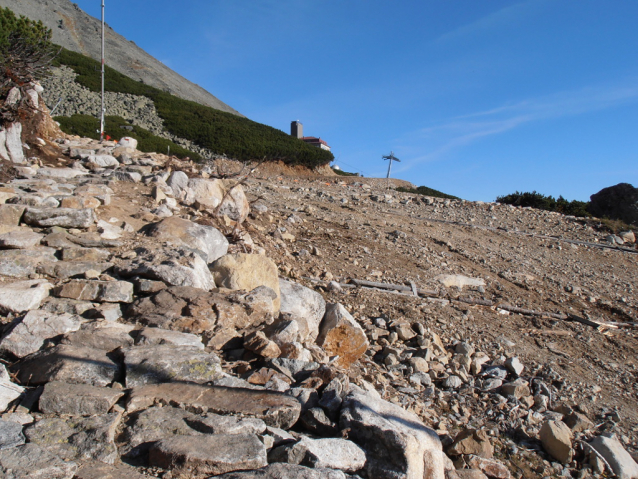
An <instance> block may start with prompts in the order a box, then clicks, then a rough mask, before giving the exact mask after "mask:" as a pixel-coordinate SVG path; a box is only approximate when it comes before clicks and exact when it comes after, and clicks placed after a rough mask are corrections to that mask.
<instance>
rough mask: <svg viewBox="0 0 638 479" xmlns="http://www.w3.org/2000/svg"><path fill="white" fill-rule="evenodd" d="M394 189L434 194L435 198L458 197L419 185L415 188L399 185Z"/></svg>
mask: <svg viewBox="0 0 638 479" xmlns="http://www.w3.org/2000/svg"><path fill="white" fill-rule="evenodd" d="M396 190H397V191H401V192H402V193H412V194H413V195H424V196H434V197H436V198H447V199H450V200H458V199H460V198H459V197H458V196H452V195H448V194H446V193H443V192H441V191H438V190H434V189H432V188H428V187H427V186H419V187H417V188H404V187H403V186H399V187H398V188H397V189H396Z"/></svg>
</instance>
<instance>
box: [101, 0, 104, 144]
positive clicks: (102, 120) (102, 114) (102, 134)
mask: <svg viewBox="0 0 638 479" xmlns="http://www.w3.org/2000/svg"><path fill="white" fill-rule="evenodd" d="M104 111H105V108H104V0H102V109H101V111H100V141H104Z"/></svg>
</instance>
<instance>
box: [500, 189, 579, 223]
mask: <svg viewBox="0 0 638 479" xmlns="http://www.w3.org/2000/svg"><path fill="white" fill-rule="evenodd" d="M496 201H497V202H498V203H503V204H506V205H514V206H523V207H527V206H529V207H532V208H536V209H539V210H545V211H556V212H558V213H562V214H564V215H572V216H579V217H583V218H585V217H589V216H591V214H590V213H589V212H588V211H587V205H588V203H586V202H584V201H577V200H573V201H567V200H566V199H565V198H563V197H562V196H559V197H558V198H554V197H553V196H551V195H550V196H545V195H543V194H541V193H538V192H537V191H532V192H531V193H529V192H525V193H521V192H519V191H517V192H515V193H512V194H510V195H506V196H499V197H497V198H496Z"/></svg>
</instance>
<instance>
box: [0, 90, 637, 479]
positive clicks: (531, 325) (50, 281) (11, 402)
mask: <svg viewBox="0 0 638 479" xmlns="http://www.w3.org/2000/svg"><path fill="white" fill-rule="evenodd" d="M34 91H35V90H34ZM36 93H37V92H36ZM12 128H13V129H15V128H16V127H15V125H14V126H13V127H12ZM51 140H52V139H51V138H46V139H38V138H33V139H32V140H30V141H29V143H30V145H28V148H24V151H18V150H19V149H21V148H22V146H21V145H19V144H18V145H15V144H13V143H11V144H10V148H9V149H10V151H11V154H12V155H11V158H12V159H13V161H14V164H13V165H9V164H4V165H3V168H2V170H1V171H2V172H3V177H2V178H1V181H2V183H1V184H0V279H1V280H2V281H1V282H0V312H1V313H2V322H1V325H0V354H1V356H2V359H3V364H2V365H0V411H1V412H2V416H1V417H0V477H6V478H22V477H47V478H66V479H72V478H75V479H88V478H96V477H100V478H103V477H111V478H113V479H116V478H117V479H120V478H121V479H124V478H140V479H141V478H144V477H146V478H151V477H156V478H163V479H177V478H184V479H186V478H196V479H197V478H207V477H220V478H225V479H240V478H245V479H252V478H254V479H257V478H262V479H293V478H309V479H346V478H351V479H355V478H368V479H372V478H374V479H412V478H419V479H421V478H423V479H426V478H428V479H429V478H435V479H439V478H441V479H443V478H446V479H456V478H461V479H469V478H477V479H483V478H485V477H489V478H496V479H508V478H512V477H515V478H536V477H563V478H569V477H572V478H576V477H578V478H587V477H601V478H602V477H610V476H611V475H616V476H617V477H621V478H623V477H627V478H636V477H638V464H637V463H636V456H637V453H638V364H637V362H636V350H637V347H638V344H637V343H638V341H637V339H638V321H637V317H638V302H637V300H636V294H635V291H636V287H637V283H636V276H635V270H636V261H637V259H638V254H637V253H638V250H636V245H635V236H634V235H633V233H631V232H624V233H623V234H621V235H620V236H617V237H614V236H610V235H609V234H608V232H607V231H605V230H604V229H602V227H601V225H599V224H598V223H597V222H596V221H595V220H593V221H584V220H579V219H576V218H571V217H565V216H562V215H559V214H555V213H549V212H542V211H536V210H532V209H523V208H515V207H509V206H504V205H498V204H486V203H475V202H466V201H462V200H443V199H438V198H432V197H425V196H415V195H411V194H406V193H399V192H396V191H393V190H389V189H387V185H388V184H387V182H386V181H385V180H378V179H360V178H341V177H338V178H335V177H320V176H316V175H313V174H312V173H309V172H308V173H307V174H306V175H305V176H298V175H297V176H292V175H291V176H286V175H282V174H280V173H281V171H279V172H276V173H277V174H273V170H272V169H271V168H272V165H269V164H263V165H260V166H259V167H258V168H257V169H256V170H254V171H252V172H251V171H250V170H249V169H248V168H244V166H243V165H242V164H240V163H236V162H232V161H225V160H217V161H215V162H211V163H208V164H204V165H202V164H199V165H198V164H194V163H192V162H184V161H178V160H175V159H174V158H169V157H167V156H165V155H162V154H144V153H141V152H139V151H137V150H136V149H135V143H134V142H133V141H131V140H129V139H126V138H124V139H122V140H121V141H120V142H119V143H115V142H104V143H98V142H95V141H92V140H89V139H82V138H77V137H76V138H58V139H57V140H56V141H51ZM45 146H46V148H48V150H47V151H48V152H49V154H48V155H46V156H44V155H42V154H41V153H40V151H41V150H40V149H39V148H40V147H42V148H44V147H45ZM53 149H57V150H56V151H57V155H54V154H51V152H52V151H53ZM0 153H2V151H0ZM19 153H22V156H20V155H19ZM5 365H6V366H5Z"/></svg>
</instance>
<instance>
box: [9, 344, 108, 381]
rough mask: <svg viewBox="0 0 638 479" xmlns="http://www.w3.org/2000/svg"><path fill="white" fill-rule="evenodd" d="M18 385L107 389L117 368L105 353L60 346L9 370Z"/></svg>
mask: <svg viewBox="0 0 638 479" xmlns="http://www.w3.org/2000/svg"><path fill="white" fill-rule="evenodd" d="M12 370H14V371H17V376H18V380H19V381H20V383H21V384H29V385H37V384H44V383H48V382H49V381H64V382H68V383H73V384H91V385H93V386H108V385H109V384H111V383H112V382H113V381H114V380H115V378H116V377H117V376H118V375H119V372H120V366H119V365H118V364H117V363H115V362H114V361H113V360H112V359H111V358H109V357H108V356H107V353H106V351H102V350H99V349H92V348H87V347H81V346H71V345H66V344H60V345H58V346H54V347H52V348H49V349H45V350H44V351H38V352H37V353H33V354H31V355H29V356H27V357H26V358H24V359H22V361H20V362H19V363H18V364H17V365H14V366H13V367H12Z"/></svg>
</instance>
